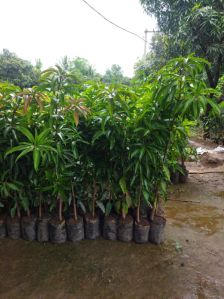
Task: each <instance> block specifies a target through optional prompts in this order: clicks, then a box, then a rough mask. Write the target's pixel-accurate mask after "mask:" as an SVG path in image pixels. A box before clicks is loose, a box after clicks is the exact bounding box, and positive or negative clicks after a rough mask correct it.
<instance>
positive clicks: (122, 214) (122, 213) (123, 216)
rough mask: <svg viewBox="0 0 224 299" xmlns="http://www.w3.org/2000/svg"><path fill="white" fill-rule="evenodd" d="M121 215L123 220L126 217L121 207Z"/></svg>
mask: <svg viewBox="0 0 224 299" xmlns="http://www.w3.org/2000/svg"><path fill="white" fill-rule="evenodd" d="M121 217H122V219H123V220H125V218H126V213H125V211H124V209H123V208H122V210H121Z"/></svg>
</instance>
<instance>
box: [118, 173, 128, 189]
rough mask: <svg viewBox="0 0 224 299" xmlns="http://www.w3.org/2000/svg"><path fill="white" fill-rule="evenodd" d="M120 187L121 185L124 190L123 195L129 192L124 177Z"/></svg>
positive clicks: (120, 181)
mask: <svg viewBox="0 0 224 299" xmlns="http://www.w3.org/2000/svg"><path fill="white" fill-rule="evenodd" d="M119 185H120V187H121V190H122V192H123V193H126V192H128V189H127V185H126V180H125V177H124V176H123V177H122V178H121V179H120V180H119Z"/></svg>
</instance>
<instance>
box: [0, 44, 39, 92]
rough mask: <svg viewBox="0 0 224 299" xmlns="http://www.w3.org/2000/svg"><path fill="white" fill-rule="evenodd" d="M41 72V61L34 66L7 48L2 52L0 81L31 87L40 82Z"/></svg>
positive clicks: (0, 56)
mask: <svg viewBox="0 0 224 299" xmlns="http://www.w3.org/2000/svg"><path fill="white" fill-rule="evenodd" d="M40 72H41V62H40V61H37V64H36V66H33V65H32V64H31V63H30V62H29V61H27V60H24V59H22V58H19V57H18V56H17V55H16V54H14V53H12V52H10V51H9V50H7V49H4V50H3V52H2V53H1V54H0V81H3V82H5V81H8V82H10V83H13V84H15V85H18V86H20V87H31V86H33V85H36V83H37V82H38V79H39V76H40Z"/></svg>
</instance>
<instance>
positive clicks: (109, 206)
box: [105, 201, 112, 216]
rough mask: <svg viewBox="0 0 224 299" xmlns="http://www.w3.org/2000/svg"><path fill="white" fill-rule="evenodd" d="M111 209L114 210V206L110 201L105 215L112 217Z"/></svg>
mask: <svg viewBox="0 0 224 299" xmlns="http://www.w3.org/2000/svg"><path fill="white" fill-rule="evenodd" d="M111 209H112V204H111V202H110V201H108V202H107V204H106V210H105V215H106V216H109V215H110V212H111Z"/></svg>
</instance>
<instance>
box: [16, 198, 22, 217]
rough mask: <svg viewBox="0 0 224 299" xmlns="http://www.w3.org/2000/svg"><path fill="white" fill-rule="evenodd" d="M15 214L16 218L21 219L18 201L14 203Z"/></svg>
mask: <svg viewBox="0 0 224 299" xmlns="http://www.w3.org/2000/svg"><path fill="white" fill-rule="evenodd" d="M16 213H17V217H18V218H21V213H20V208H19V204H18V201H16Z"/></svg>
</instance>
